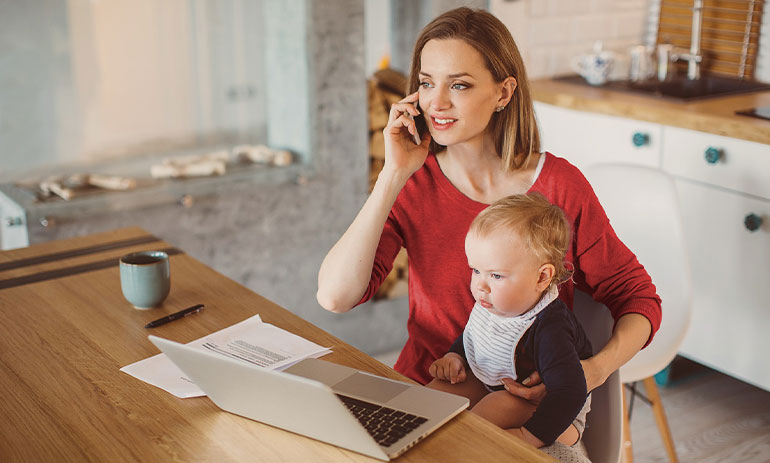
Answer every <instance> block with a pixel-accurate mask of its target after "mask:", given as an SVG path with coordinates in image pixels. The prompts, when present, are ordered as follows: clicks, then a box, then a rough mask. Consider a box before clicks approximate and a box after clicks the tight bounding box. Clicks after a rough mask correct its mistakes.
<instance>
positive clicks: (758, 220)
mask: <svg viewBox="0 0 770 463" xmlns="http://www.w3.org/2000/svg"><path fill="white" fill-rule="evenodd" d="M743 225H745V226H746V229H747V230H748V231H757V230H759V227H761V226H762V217H760V216H758V215H757V214H749V215H747V216H746V218H745V219H743Z"/></svg>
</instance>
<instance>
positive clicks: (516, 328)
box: [463, 286, 559, 386]
mask: <svg viewBox="0 0 770 463" xmlns="http://www.w3.org/2000/svg"><path fill="white" fill-rule="evenodd" d="M558 296H559V290H558V289H557V288H556V287H555V286H552V287H551V289H550V290H549V291H548V292H547V293H545V294H543V297H541V298H540V301H538V303H537V304H535V306H534V307H533V308H532V309H531V310H529V311H528V312H526V313H523V314H521V315H518V316H515V317H501V316H499V315H495V314H493V313H491V312H490V311H488V310H487V309H485V308H484V307H481V306H480V305H479V304H478V303H477V304H475V305H474V306H473V310H471V315H470V318H468V323H467V324H466V325H465V331H464V332H463V344H464V345H465V356H466V358H467V360H468V365H470V367H471V371H473V374H474V375H476V377H477V378H478V379H479V380H481V382H482V383H484V384H486V385H487V386H499V385H500V384H502V383H503V382H502V381H501V380H502V378H512V379H514V380H515V379H516V367H515V365H516V358H515V356H516V345H517V344H518V343H519V340H520V339H521V337H522V336H523V335H524V333H525V332H526V331H527V329H529V327H530V326H532V323H534V321H535V317H536V316H537V314H538V313H540V312H541V311H542V310H543V309H544V308H546V307H547V306H548V304H550V303H551V302H553V301H554V300H555V299H556V298H557V297H558Z"/></svg>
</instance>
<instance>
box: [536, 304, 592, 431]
mask: <svg viewBox="0 0 770 463" xmlns="http://www.w3.org/2000/svg"><path fill="white" fill-rule="evenodd" d="M554 318H556V317H549V319H548V320H547V322H546V320H545V319H544V320H541V323H540V326H539V327H538V330H537V333H536V334H535V336H536V338H535V355H534V356H535V364H536V367H537V369H538V371H539V372H540V375H541V376H542V378H543V383H544V384H545V388H546V390H547V391H548V392H547V394H546V395H545V398H543V400H542V401H541V402H540V404H539V405H538V406H537V409H536V410H535V412H534V413H533V414H532V417H531V418H530V419H529V420H528V421H527V422H526V423H524V425H523V428H524V429H523V430H526V431H527V432H529V433H531V434H532V435H533V436H534V437H536V438H537V439H539V440H540V441H542V443H543V444H545V445H550V444H551V443H552V442H554V441H555V440H557V438H559V436H561V435H562V434H563V433H564V432H565V431H569V427H570V425H571V424H572V422H573V421H574V419H575V417H576V416H577V414H578V413H579V412H580V409H581V408H582V407H583V405H584V403H585V400H586V397H587V395H588V390H587V388H586V380H585V375H584V373H583V368H582V366H581V364H580V357H579V355H578V353H577V350H576V347H575V344H574V343H575V337H576V334H575V331H574V330H575V329H576V327H572V326H570V323H569V322H566V323H561V322H562V321H563V320H554ZM577 329H579V328H577Z"/></svg>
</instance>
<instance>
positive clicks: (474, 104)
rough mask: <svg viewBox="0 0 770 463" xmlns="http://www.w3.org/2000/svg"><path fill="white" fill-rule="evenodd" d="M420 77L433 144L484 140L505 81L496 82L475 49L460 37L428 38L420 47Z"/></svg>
mask: <svg viewBox="0 0 770 463" xmlns="http://www.w3.org/2000/svg"><path fill="white" fill-rule="evenodd" d="M419 78H420V85H419V93H420V100H419V101H420V108H421V111H422V113H423V114H424V115H425V122H426V123H427V125H428V129H429V130H430V134H431V136H432V137H433V140H435V141H436V143H438V144H440V145H444V146H449V145H454V144H458V143H468V142H474V141H481V140H482V139H483V137H484V134H485V132H486V129H487V126H488V125H489V120H490V119H491V117H492V114H493V113H494V111H495V108H496V107H497V106H498V105H500V98H501V97H503V96H504V95H503V92H504V89H503V87H504V84H502V83H498V82H495V80H494V78H493V77H492V73H491V72H489V70H488V69H487V67H486V65H485V63H484V59H483V58H482V56H481V54H480V53H479V52H478V51H476V49H475V48H473V47H472V46H470V45H468V43H466V42H465V41H463V40H457V39H447V40H430V41H429V42H428V43H426V44H425V47H423V49H422V56H421V61H420V73H419ZM506 102H507V101H506Z"/></svg>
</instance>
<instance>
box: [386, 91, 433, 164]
mask: <svg viewBox="0 0 770 463" xmlns="http://www.w3.org/2000/svg"><path fill="white" fill-rule="evenodd" d="M418 99H419V95H418V92H414V93H412V94H411V95H408V96H407V97H406V98H404V99H403V100H401V101H399V102H398V103H395V104H393V105H391V107H390V115H389V116H388V125H387V126H385V128H384V129H383V131H382V133H383V135H385V165H384V167H383V170H388V171H392V172H394V173H398V174H401V175H404V176H405V178H408V177H410V176H411V175H412V174H413V173H415V172H416V171H417V169H419V168H420V167H422V165H423V164H424V163H425V159H426V158H427V157H428V146H429V145H430V140H431V137H430V133H427V131H426V133H423V134H422V138H421V143H420V144H419V145H417V144H415V143H414V134H415V133H417V127H416V125H415V122H414V117H416V116H419V115H420V111H419V110H418V109H417V101H418ZM410 116H411V117H410Z"/></svg>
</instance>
